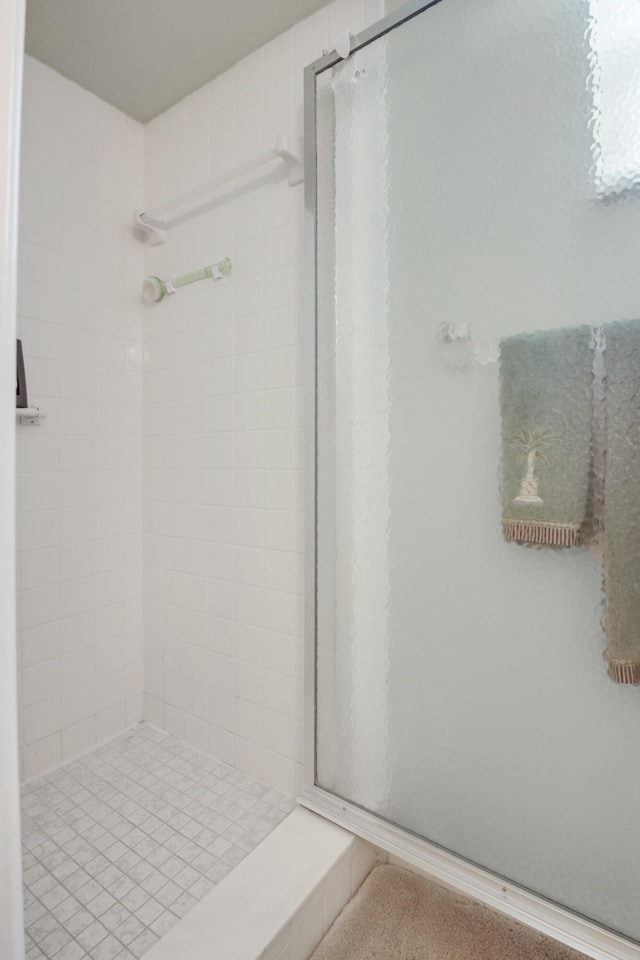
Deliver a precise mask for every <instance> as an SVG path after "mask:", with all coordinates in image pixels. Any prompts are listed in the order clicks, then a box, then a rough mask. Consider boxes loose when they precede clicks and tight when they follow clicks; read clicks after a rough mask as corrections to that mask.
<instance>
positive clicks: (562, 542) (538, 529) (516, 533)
mask: <svg viewBox="0 0 640 960" xmlns="http://www.w3.org/2000/svg"><path fill="white" fill-rule="evenodd" d="M502 531H503V534H504V539H505V540H513V541H516V542H517V543H542V544H548V545H550V546H553V547H579V546H580V544H581V542H582V541H581V537H580V525H579V524H577V523H553V522H552V521H550V520H538V521H531V520H503V521H502Z"/></svg>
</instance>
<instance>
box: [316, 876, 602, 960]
mask: <svg viewBox="0 0 640 960" xmlns="http://www.w3.org/2000/svg"><path fill="white" fill-rule="evenodd" d="M311 960H585V957H584V954H582V953H577V952H576V951H575V950H570V949H569V948H568V947H565V946H562V945H561V944H559V943H557V942H556V941H555V940H550V939H549V938H548V937H545V936H543V935H542V934H540V933H536V932H535V931H534V930H530V929H529V928H528V927H525V926H523V925H522V924H520V923H516V921H515V920H510V919H509V918H508V917H504V916H502V915H501V914H499V913H496V912H495V911H494V910H491V909H489V907H485V906H484V904H481V903H478V902H476V901H475V900H471V899H469V898H468V897H463V896H460V895H459V894H456V893H453V892H452V891H450V890H447V889H446V888H444V887H441V886H439V885H438V884H436V883H433V882H432V881H430V880H425V879H424V878H423V877H418V876H416V875H415V874H413V873H409V871H407V870H403V869H401V868H400V867H393V866H379V867H376V868H375V869H374V870H373V871H372V872H371V874H370V875H369V877H368V878H367V879H366V880H365V882H364V883H363V885H362V887H361V888H360V890H359V891H358V893H357V894H356V895H355V897H354V898H353V900H352V901H351V903H349V904H347V906H346V907H345V908H344V910H343V911H342V913H341V914H340V916H339V917H338V919H337V920H336V922H335V923H334V925H333V926H332V927H331V929H330V930H329V932H328V933H327V935H326V936H325V938H324V940H323V941H322V942H321V944H320V945H319V946H318V948H317V949H316V951H315V953H314V954H313V956H312V958H311Z"/></svg>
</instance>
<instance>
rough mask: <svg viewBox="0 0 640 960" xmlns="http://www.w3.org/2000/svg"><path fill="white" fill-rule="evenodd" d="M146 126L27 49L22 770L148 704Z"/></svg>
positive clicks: (37, 768) (90, 741) (89, 739)
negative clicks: (33, 416)
mask: <svg viewBox="0 0 640 960" xmlns="http://www.w3.org/2000/svg"><path fill="white" fill-rule="evenodd" d="M143 176H144V164H143V128H142V126H141V125H140V124H138V123H136V122H135V121H133V120H130V119H129V118H127V117H125V116H124V115H123V114H121V113H119V112H118V111H117V110H115V109H113V108H112V107H110V106H108V105H107V104H105V103H103V102H102V101H100V100H98V99H97V98H96V97H94V96H92V95H91V94H89V93H87V92H85V91H84V90H82V89H81V88H80V87H78V86H76V85H75V84H73V83H71V82H70V81H68V80H66V79H64V78H63V77H61V76H60V75H59V74H57V73H55V72H54V71H53V70H50V69H49V68H48V67H45V66H43V65H42V64H40V63H38V62H37V61H35V60H33V59H32V58H30V57H26V62H25V89H24V107H23V144H22V163H21V177H22V182H21V217H20V265H19V274H20V296H19V318H18V336H20V337H21V338H22V341H23V345H24V351H25V360H26V368H27V380H28V388H29V399H30V401H31V402H32V403H36V404H37V405H38V406H40V407H41V408H42V409H43V410H45V411H46V413H47V419H46V420H45V421H44V422H43V423H41V424H39V425H37V426H30V425H22V426H19V427H18V576H19V593H18V617H19V627H20V634H19V666H20V670H19V693H20V704H21V709H20V720H21V723H20V727H21V748H22V749H21V753H22V764H23V775H24V776H25V777H26V778H30V777H34V776H37V775H38V774H40V773H43V772H45V771H47V770H49V769H50V768H52V767H54V766H55V765H56V764H58V763H60V762H61V761H62V760H66V759H68V758H69V757H72V756H74V755H76V754H78V753H80V752H82V751H84V750H87V749H88V748H90V747H91V746H93V745H94V744H95V743H96V742H99V741H100V740H104V739H105V738H107V737H110V736H112V735H113V734H115V733H117V732H118V731H120V730H122V729H124V728H125V727H127V726H129V725H131V724H132V723H134V722H136V721H138V720H139V719H140V718H141V716H142V688H143V681H142V600H141V597H142V501H141V497H142V374H141V371H142V364H141V357H142V354H141V350H142V308H141V303H140V295H139V290H140V283H141V280H142V277H143V276H144V274H143V267H144V254H143V251H142V248H141V246H140V244H139V243H138V242H137V241H136V240H134V239H133V237H132V235H131V228H130V222H131V211H132V209H133V208H134V207H135V206H136V205H137V204H138V203H139V199H140V196H141V194H142V190H143Z"/></svg>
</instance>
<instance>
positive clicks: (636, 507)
mask: <svg viewBox="0 0 640 960" xmlns="http://www.w3.org/2000/svg"><path fill="white" fill-rule="evenodd" d="M605 334H606V349H605V352H604V359H605V370H606V414H607V450H606V474H605V484H604V593H605V598H606V607H605V618H604V625H605V632H606V635H607V649H606V652H605V658H606V660H607V662H608V665H609V676H610V677H611V678H612V679H613V680H616V681H617V682H618V683H640V321H638V320H625V321H620V322H616V323H610V324H607V326H606V327H605Z"/></svg>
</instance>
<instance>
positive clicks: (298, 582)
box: [145, 0, 382, 791]
mask: <svg viewBox="0 0 640 960" xmlns="http://www.w3.org/2000/svg"><path fill="white" fill-rule="evenodd" d="M381 15H382V3H381V2H380V3H378V2H377V0H375V2H366V3H365V2H364V0H348V2H337V3H333V4H330V5H329V6H328V7H326V8H324V9H323V10H321V11H320V12H319V13H317V14H315V15H314V16H312V17H310V18H309V19H307V20H304V21H303V22H301V23H300V24H298V25H297V26H296V27H295V28H294V29H292V30H289V31H287V32H286V33H284V34H282V35H281V36H279V37H277V38H276V39H275V40H273V41H272V42H270V43H268V44H267V45H266V46H264V47H262V48H261V49H259V50H257V51H256V52H255V53H253V54H252V55H251V56H249V57H247V58H246V59H244V60H242V61H240V62H239V63H238V64H237V65H236V66H235V67H234V68H233V69H232V70H230V71H228V72H227V73H225V74H223V75H222V76H220V77H218V78H217V79H216V80H214V81H213V82H212V83H210V84H208V85H207V86H205V87H203V88H202V89H201V90H199V91H197V92H196V93H194V94H193V95H191V96H190V97H188V98H187V99H185V100H184V101H182V102H181V103H179V104H178V105H177V106H175V107H173V108H172V109H171V110H168V111H167V112H166V113H164V114H163V115H161V116H160V117H158V118H157V119H155V120H153V121H152V122H151V123H150V124H148V125H147V127H146V130H145V164H146V168H145V184H146V204H147V208H152V207H153V206H154V205H157V204H159V203H163V202H164V201H166V200H169V199H171V198H172V197H175V196H178V195H179V194H181V193H182V192H184V191H185V190H188V189H191V188H193V187H195V186H198V185H199V184H200V183H202V182H204V181H206V180H207V179H208V178H210V177H213V176H216V175H217V174H219V173H222V172H224V171H225V170H227V169H229V168H231V167H233V166H234V165H235V164H239V163H242V162H243V161H246V160H248V159H250V158H252V157H253V156H256V155H258V154H259V153H261V152H262V151H264V150H266V149H269V148H272V147H273V146H274V142H275V137H276V135H277V134H278V133H288V134H295V135H297V136H300V135H301V133H302V71H303V68H304V67H305V66H306V65H307V64H308V63H310V62H312V61H313V60H314V59H316V58H317V57H319V56H321V54H322V52H323V50H324V49H325V48H327V47H328V46H329V45H330V39H331V38H335V37H337V36H338V35H339V34H341V33H343V32H344V31H345V30H346V29H349V30H351V31H352V32H354V33H357V32H358V31H360V30H362V29H363V28H364V26H365V25H366V24H369V23H371V22H373V21H374V20H375V19H378V18H379V17H380V16H381ZM302 211H303V188H302V186H298V187H294V188H291V187H289V186H288V184H287V182H286V177H285V173H284V170H283V168H282V167H277V168H275V169H274V168H270V170H267V171H265V172H262V173H260V174H258V175H257V177H254V178H253V179H251V180H249V181H248V182H247V183H246V184H245V185H240V184H238V185H237V187H236V189H235V190H234V189H231V190H230V189H228V188H227V189H225V191H224V192H223V193H221V194H220V195H219V198H218V200H217V201H216V202H215V203H214V204H212V205H210V206H209V208H208V209H207V210H206V211H205V212H203V213H202V215H200V216H197V217H193V218H191V219H189V220H188V221H187V222H185V223H184V224H183V225H182V226H180V227H178V228H174V229H172V230H171V231H170V233H169V235H168V241H167V244H166V245H165V246H163V247H156V248H147V259H146V268H145V269H146V273H147V274H155V275H158V276H171V275H172V274H176V273H179V272H182V271H184V270H192V269H196V268H198V267H201V266H204V265H205V264H207V263H210V262H212V261H214V260H216V259H218V258H221V257H224V256H230V257H231V258H232V260H233V263H234V273H233V277H232V279H230V280H228V281H226V280H225V281H223V282H220V283H218V284H217V285H213V284H211V283H206V284H205V283H202V284H198V285H196V286H194V287H191V288H189V290H186V291H184V292H182V293H180V294H179V295H176V297H175V299H174V300H171V301H169V302H166V301H165V302H163V303H161V304H158V305H156V306H153V307H151V308H150V309H149V310H148V311H147V312H146V316H145V693H146V696H145V717H146V718H147V719H148V720H150V721H152V722H154V723H156V724H158V725H160V726H162V727H163V728H164V729H167V730H169V731H171V732H172V733H174V734H175V735H176V736H179V737H183V738H185V739H186V740H187V741H188V742H189V743H191V744H193V745H194V746H197V747H200V748H201V749H204V750H208V751H210V752H211V753H213V754H214V755H216V756H219V757H221V758H222V759H223V760H226V761H228V762H229V763H233V764H236V765H237V766H238V767H240V768H241V769H242V770H244V771H246V772H247V773H250V774H252V775H253V776H256V777H258V778H260V779H263V780H265V781H266V782H268V783H270V784H273V785H275V786H278V787H280V788H282V789H284V790H288V791H295V790H296V789H297V787H298V786H299V785H300V783H301V772H302V767H301V763H302V658H303V656H302V629H303V627H302V624H303V597H302V592H303V586H302V566H303V562H302V550H303V538H302V528H303V524H302V489H303V474H302V466H303V464H302V449H303V444H302V382H301V381H302V364H301V339H302V324H301V318H302V300H303V289H302V274H303V240H302Z"/></svg>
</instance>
